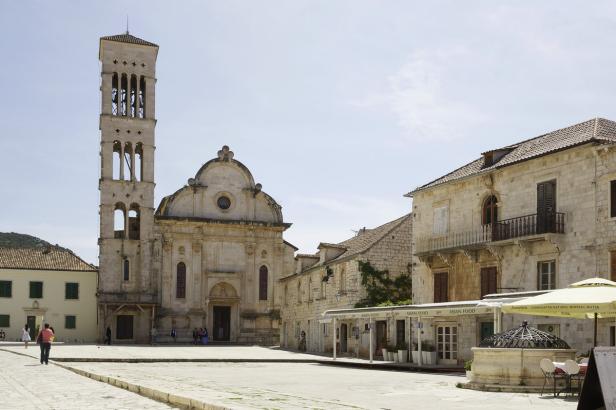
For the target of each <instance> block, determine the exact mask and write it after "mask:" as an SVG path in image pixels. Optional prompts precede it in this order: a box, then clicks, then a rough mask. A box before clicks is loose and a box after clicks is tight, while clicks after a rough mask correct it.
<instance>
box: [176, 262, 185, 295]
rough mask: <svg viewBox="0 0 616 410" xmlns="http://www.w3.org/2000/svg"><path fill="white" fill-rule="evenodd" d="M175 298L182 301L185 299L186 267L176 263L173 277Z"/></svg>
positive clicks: (182, 263) (181, 263)
mask: <svg viewBox="0 0 616 410" xmlns="http://www.w3.org/2000/svg"><path fill="white" fill-rule="evenodd" d="M175 297H176V298H177V299H184V298H185V297H186V265H185V264H184V262H180V263H178V266H177V272H176V277H175Z"/></svg>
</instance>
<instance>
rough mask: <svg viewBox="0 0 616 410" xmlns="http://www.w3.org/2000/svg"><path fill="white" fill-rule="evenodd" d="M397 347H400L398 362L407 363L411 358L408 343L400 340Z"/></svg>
mask: <svg viewBox="0 0 616 410" xmlns="http://www.w3.org/2000/svg"><path fill="white" fill-rule="evenodd" d="M396 348H397V349H398V362H400V363H406V362H407V361H408V358H409V351H408V349H407V346H406V344H405V343H404V342H399V343H398V346H396Z"/></svg>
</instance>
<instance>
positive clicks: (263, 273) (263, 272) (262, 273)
mask: <svg viewBox="0 0 616 410" xmlns="http://www.w3.org/2000/svg"><path fill="white" fill-rule="evenodd" d="M259 300H267V266H265V265H263V266H261V267H260V268H259Z"/></svg>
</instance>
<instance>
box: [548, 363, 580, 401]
mask: <svg viewBox="0 0 616 410" xmlns="http://www.w3.org/2000/svg"><path fill="white" fill-rule="evenodd" d="M552 363H554V366H555V367H556V371H557V373H563V374H566V375H567V386H566V387H565V391H568V392H569V393H571V394H573V389H572V387H571V378H572V377H575V376H578V377H579V378H580V381H581V380H583V379H584V376H585V375H586V370H587V369H588V363H578V366H580V372H579V373H578V374H569V373H567V370H566V367H565V362H552ZM579 389H580V384H579V383H578V390H579ZM578 392H579V391H578Z"/></svg>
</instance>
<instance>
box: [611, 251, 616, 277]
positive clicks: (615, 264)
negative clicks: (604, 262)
mask: <svg viewBox="0 0 616 410" xmlns="http://www.w3.org/2000/svg"><path fill="white" fill-rule="evenodd" d="M610 279H611V280H613V281H616V250H614V251H611V252H610Z"/></svg>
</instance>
